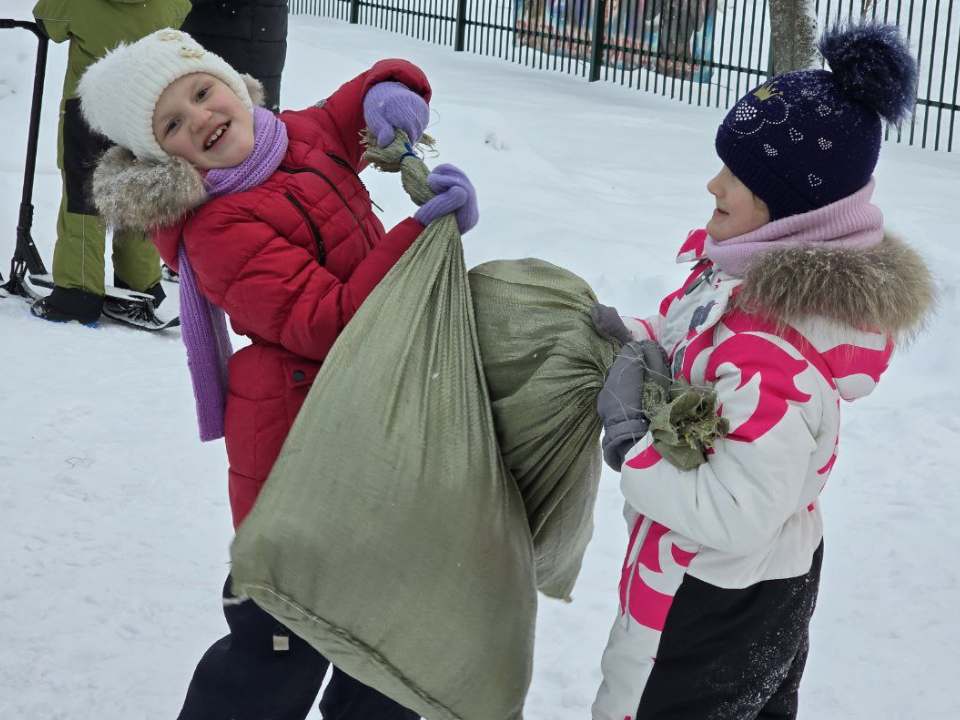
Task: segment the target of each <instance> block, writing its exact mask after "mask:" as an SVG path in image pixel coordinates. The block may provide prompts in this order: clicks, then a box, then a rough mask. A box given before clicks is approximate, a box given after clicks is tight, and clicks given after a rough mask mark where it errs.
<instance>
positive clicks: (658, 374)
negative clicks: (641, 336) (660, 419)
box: [593, 305, 671, 472]
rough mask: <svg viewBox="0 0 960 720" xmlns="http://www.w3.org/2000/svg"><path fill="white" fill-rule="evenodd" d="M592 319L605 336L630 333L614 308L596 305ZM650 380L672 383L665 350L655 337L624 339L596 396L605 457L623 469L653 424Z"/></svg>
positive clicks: (625, 336) (663, 383)
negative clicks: (647, 407)
mask: <svg viewBox="0 0 960 720" xmlns="http://www.w3.org/2000/svg"><path fill="white" fill-rule="evenodd" d="M614 317H616V321H617V322H615V321H614V320H613V318H614ZM593 319H594V325H595V326H596V327H597V331H598V332H599V333H600V334H601V335H603V336H604V337H608V338H610V339H613V340H618V341H619V340H620V339H621V338H622V339H626V338H628V337H631V335H630V332H629V330H627V328H626V327H625V326H624V325H623V322H622V321H620V316H619V315H617V314H616V310H614V309H613V308H608V307H606V306H604V305H595V306H594V308H593ZM618 325H619V326H618ZM647 380H650V381H651V382H655V383H657V384H658V385H660V386H661V387H662V388H664V389H666V388H668V387H669V386H670V382H671V377H670V367H669V362H668V358H667V354H666V352H665V351H664V349H663V348H662V347H660V344H659V343H657V342H656V341H655V340H641V341H639V342H637V341H630V342H626V343H624V344H623V346H622V347H621V349H620V354H619V355H617V358H616V359H615V360H614V361H613V365H612V366H611V367H610V372H609V373H608V375H607V380H606V382H604V384H603V389H602V390H601V391H600V394H599V395H598V396H597V413H598V414H599V415H600V418H601V420H603V440H602V441H601V443H600V444H601V447H602V448H603V459H604V461H605V462H606V463H607V465H609V466H610V467H611V468H613V469H614V470H616V471H617V472H620V468H621V467H622V466H623V459H624V457H625V456H626V454H627V452H628V451H629V450H630V448H632V447H633V446H634V445H636V444H637V443H638V442H640V440H641V439H642V438H643V436H644V435H646V434H647V430H648V429H649V427H650V422H649V420H648V418H647V417H646V415H644V413H643V384H644V382H646V381H647Z"/></svg>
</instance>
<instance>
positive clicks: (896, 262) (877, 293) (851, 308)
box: [737, 233, 937, 341]
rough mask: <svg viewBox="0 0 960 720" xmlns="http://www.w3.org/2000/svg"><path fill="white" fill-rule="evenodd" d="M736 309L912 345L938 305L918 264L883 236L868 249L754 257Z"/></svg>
mask: <svg viewBox="0 0 960 720" xmlns="http://www.w3.org/2000/svg"><path fill="white" fill-rule="evenodd" d="M737 301H738V303H739V304H741V305H742V306H744V307H747V308H751V309H755V310H759V311H760V312H762V313H763V314H765V315H767V316H768V317H770V318H771V319H773V320H775V321H776V322H778V323H784V324H792V323H795V322H797V321H799V320H800V319H802V318H803V317H806V316H811V315H812V316H821V317H825V318H828V319H829V320H833V321H835V322H839V323H842V324H844V325H848V326H851V327H855V328H861V329H869V330H875V331H881V332H884V333H887V334H889V335H890V336H892V337H893V338H894V339H895V340H901V341H902V340H910V339H912V338H913V337H915V336H916V335H917V334H918V333H919V332H920V331H921V330H922V329H923V328H924V327H925V325H926V323H927V321H928V320H929V318H930V316H931V314H932V313H933V311H934V309H935V307H936V305H937V290H936V286H935V284H934V281H933V278H932V277H931V275H930V270H929V269H928V268H927V265H926V263H925V262H924V261H923V258H921V257H920V255H919V253H917V252H916V251H915V250H914V249H913V248H911V247H910V246H909V245H907V244H906V243H904V242H903V241H902V240H900V239H899V238H897V237H895V236H894V235H891V234H889V233H887V234H886V235H885V237H884V239H883V242H881V243H880V244H879V245H875V246H873V247H870V248H858V249H843V250H828V249H822V248H815V249H811V248H810V247H795V248H788V249H783V250H775V251H773V252H770V253H766V254H763V255H759V256H757V257H756V258H755V260H754V261H753V262H752V263H751V264H750V266H749V267H748V268H747V271H746V272H745V273H744V276H743V285H742V286H741V291H740V294H739V295H738V297H737Z"/></svg>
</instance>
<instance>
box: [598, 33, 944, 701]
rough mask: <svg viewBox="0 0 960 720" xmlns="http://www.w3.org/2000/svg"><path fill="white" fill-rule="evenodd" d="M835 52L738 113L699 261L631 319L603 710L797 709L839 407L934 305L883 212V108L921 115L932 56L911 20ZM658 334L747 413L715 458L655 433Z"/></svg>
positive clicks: (836, 40) (870, 380) (607, 445)
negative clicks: (652, 357) (925, 66)
mask: <svg viewBox="0 0 960 720" xmlns="http://www.w3.org/2000/svg"><path fill="white" fill-rule="evenodd" d="M820 49H821V52H822V53H823V55H824V56H825V57H826V59H827V61H828V62H829V64H830V67H831V69H832V72H831V71H826V70H807V71H799V72H793V73H788V74H785V75H781V76H778V77H775V78H773V79H771V80H769V81H768V82H766V83H764V84H763V85H761V86H760V87H758V88H756V89H755V90H753V91H752V92H750V93H748V94H747V95H745V96H744V97H743V98H741V99H740V101H739V102H738V103H737V104H736V105H735V106H734V108H733V109H732V110H731V111H730V113H729V114H728V115H727V117H726V118H725V119H724V121H723V123H722V124H721V126H720V128H719V131H718V133H717V141H716V147H717V152H718V154H719V156H720V158H721V160H722V161H723V163H724V166H723V169H722V170H721V171H720V173H719V174H718V175H717V176H716V177H715V178H713V179H712V180H711V181H710V182H709V184H708V185H707V189H708V190H709V192H710V193H711V194H713V195H714V196H715V198H716V204H717V209H716V211H715V212H714V214H713V217H712V218H711V220H710V222H709V223H708V224H707V227H706V230H700V231H696V232H693V233H691V234H690V235H689V236H688V237H687V239H686V242H685V243H684V244H683V246H682V247H681V250H680V254H679V257H678V261H679V262H691V263H694V266H693V270H692V272H691V273H690V275H689V277H688V279H687V281H686V282H685V283H684V284H683V286H682V287H681V288H680V289H678V290H677V291H676V292H674V293H672V294H670V295H668V296H667V297H666V298H665V299H664V300H663V303H662V304H661V306H660V312H659V314H657V315H655V316H654V317H652V318H649V319H647V320H633V319H624V323H625V324H626V326H627V327H626V328H623V327H622V326H621V327H619V329H618V330H619V332H620V333H621V334H623V331H624V330H625V329H626V330H628V331H629V335H628V336H627V338H626V339H627V340H628V342H626V344H625V345H624V347H623V350H622V352H621V354H620V356H619V357H618V358H617V360H616V362H615V363H614V366H613V368H612V369H611V372H610V375H609V377H608V379H607V381H606V384H605V386H604V389H603V392H602V393H601V395H600V397H599V399H598V409H599V410H600V413H601V415H602V416H603V418H604V427H605V435H604V440H603V446H604V457H605V459H606V460H607V462H608V464H610V465H611V466H612V467H614V468H615V469H617V470H620V471H621V473H622V475H621V488H622V490H623V493H624V495H625V496H626V500H627V506H626V515H627V519H628V521H629V523H630V525H631V528H632V531H631V533H630V541H629V545H628V548H627V555H626V561H625V563H624V566H623V574H622V578H621V582H620V607H619V612H618V616H617V619H616V622H615V623H614V626H613V629H612V631H611V633H610V640H609V643H608V645H607V649H606V651H605V653H604V656H603V661H602V669H603V684H602V686H601V688H600V691H599V693H598V695H597V699H596V702H595V703H594V706H593V718H594V720H708V719H714V718H715V719H718V720H746V719H752V718H767V719H772V718H795V717H796V716H797V690H798V687H799V682H800V677H801V675H802V673H803V667H804V662H805V660H806V655H807V646H808V627H809V622H810V618H811V615H812V613H813V608H814V604H815V602H816V596H817V588H818V583H819V574H820V563H821V558H822V553H823V543H822V537H823V527H822V518H821V513H820V504H819V499H818V498H819V495H820V492H821V490H822V489H823V487H824V484H825V483H826V481H827V478H828V476H829V474H830V471H831V469H832V467H833V464H834V462H835V461H836V458H837V447H838V442H839V427H840V401H841V400H846V401H852V400H856V399H858V398H860V397H863V396H865V395H867V394H868V393H869V392H870V391H871V390H873V388H874V387H875V386H876V384H877V382H878V381H879V379H880V375H881V374H882V373H883V371H884V370H885V369H886V367H887V364H888V362H889V360H890V357H891V355H892V353H893V348H894V344H895V342H896V340H897V339H899V338H903V337H905V336H909V335H910V334H912V333H914V332H916V330H917V329H918V328H919V327H920V326H921V325H922V322H923V319H924V317H925V315H926V314H927V313H928V312H929V310H930V308H931V307H932V305H933V303H934V296H935V291H934V288H933V284H932V282H931V279H930V275H929V272H928V270H927V268H926V266H925V265H924V263H923V261H922V260H921V259H920V258H919V256H918V255H917V254H916V253H915V252H914V251H913V250H911V249H910V248H908V247H907V246H906V245H904V244H903V243H902V242H901V241H899V240H897V239H896V238H894V237H893V236H891V235H889V234H885V233H884V229H883V215H882V213H881V212H880V210H879V208H877V207H876V206H875V205H872V204H871V203H870V198H871V195H872V194H873V189H874V180H873V178H872V173H873V170H874V167H875V165H876V161H877V155H878V152H879V148H880V141H881V118H883V119H886V120H887V121H888V122H893V123H896V122H899V121H900V120H901V119H902V118H904V117H905V115H906V114H907V113H908V112H909V109H910V105H911V101H912V98H913V97H914V95H913V93H914V89H915V83H916V72H917V70H916V64H915V62H914V60H913V58H912V57H911V56H910V53H909V50H908V48H907V46H906V44H905V43H904V41H903V40H902V39H901V38H900V36H899V34H898V32H897V30H896V28H895V27H893V26H884V25H862V26H857V27H852V28H850V29H848V30H845V31H834V32H831V33H828V34H826V35H825V36H824V37H823V39H822V40H821V44H820ZM601 316H603V313H602V312H601ZM605 317H606V321H607V323H608V324H611V322H612V323H614V324H616V323H618V321H614V320H612V318H615V317H616V315H615V314H613V316H612V317H611V314H609V313H608V314H607V315H606V316H605ZM608 330H609V328H608ZM616 330H617V329H614V332H616ZM646 343H659V345H660V346H662V348H663V354H664V356H665V357H666V358H667V359H668V361H669V367H670V373H671V374H672V376H673V378H675V379H677V378H683V379H685V380H687V381H688V382H690V383H692V384H694V385H700V386H711V387H713V388H714V389H715V390H716V392H717V395H718V401H719V410H718V412H719V413H720V414H721V415H722V417H724V418H726V419H727V420H728V421H729V427H730V430H729V433H728V434H727V435H726V436H725V437H723V438H721V439H719V440H718V441H717V442H716V444H715V446H714V447H713V448H712V451H711V452H710V453H709V454H708V456H707V460H706V462H705V463H704V464H702V465H700V466H699V467H698V468H696V469H694V470H687V471H683V470H679V469H677V468H676V467H674V466H673V465H671V464H670V463H669V462H668V461H667V460H666V459H664V458H662V457H661V456H660V454H659V453H658V452H657V450H656V449H655V447H654V445H653V437H652V436H651V434H650V433H649V432H647V430H648V425H647V420H646V418H645V416H644V415H643V411H642V408H641V407H638V398H639V397H640V388H641V387H642V383H643V380H644V374H645V372H646V371H647V370H648V369H649V367H648V366H646V365H645V364H644V363H643V361H642V358H643V357H644V349H645V348H644V347H643V345H644V344H646ZM648 356H649V355H648ZM641 402H642V401H641Z"/></svg>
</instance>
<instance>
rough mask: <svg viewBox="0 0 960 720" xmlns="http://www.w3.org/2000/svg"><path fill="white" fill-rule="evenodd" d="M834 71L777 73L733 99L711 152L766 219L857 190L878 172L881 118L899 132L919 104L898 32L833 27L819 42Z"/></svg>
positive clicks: (911, 64)
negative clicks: (758, 204) (756, 202)
mask: <svg viewBox="0 0 960 720" xmlns="http://www.w3.org/2000/svg"><path fill="white" fill-rule="evenodd" d="M820 52H821V53H822V54H823V56H824V58H826V60H827V62H828V63H829V65H830V68H831V70H832V72H830V71H827V70H799V71H796V72H790V73H785V74H783V75H778V76H776V77H774V78H772V79H770V80H768V81H767V82H765V83H764V84H763V85H761V86H760V87H758V88H755V89H754V90H752V91H751V92H749V93H747V94H746V95H744V96H743V97H742V98H740V100H739V102H737V104H736V105H734V106H733V108H732V109H731V110H730V112H729V113H728V114H727V116H726V117H725V118H724V120H723V123H722V124H721V125H720V129H719V130H718V131H717V154H718V155H719V156H720V159H721V160H723V162H724V164H725V165H726V166H727V167H728V168H730V170H731V172H733V174H734V175H736V176H737V177H738V178H739V179H740V181H741V182H742V183H743V184H744V185H746V186H747V187H748V188H750V190H751V191H753V193H754V195H756V196H757V197H759V198H760V199H761V200H763V201H764V202H765V203H766V205H767V208H768V209H769V210H770V219H771V220H778V219H780V218H783V217H787V216H789V215H798V214H800V213H804V212H808V211H810V210H815V209H817V208H820V207H823V206H825V205H829V204H830V203H834V202H836V201H837V200H841V199H843V198H845V197H847V196H849V195H852V194H853V193H855V192H856V191H857V190H860V189H861V188H862V187H863V186H864V185H866V184H867V181H869V180H870V176H871V175H872V174H873V169H874V167H876V164H877V156H878V155H879V153H880V139H881V118H883V119H884V120H886V121H887V122H889V123H892V124H899V123H900V122H902V121H903V119H904V118H906V117H907V116H908V115H909V114H910V111H911V109H912V108H913V104H914V102H915V99H916V87H917V64H916V61H915V60H914V59H913V56H912V55H911V54H910V49H909V47H908V46H907V43H906V41H905V40H904V39H903V37H902V36H901V35H900V32H899V30H898V29H897V27H896V26H895V25H885V24H882V23H865V24H862V25H856V26H852V27H849V28H847V29H840V28H835V29H834V30H832V31H828V32H827V33H825V34H824V35H823V37H822V38H821V39H820Z"/></svg>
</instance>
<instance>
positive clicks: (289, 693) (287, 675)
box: [179, 577, 420, 720]
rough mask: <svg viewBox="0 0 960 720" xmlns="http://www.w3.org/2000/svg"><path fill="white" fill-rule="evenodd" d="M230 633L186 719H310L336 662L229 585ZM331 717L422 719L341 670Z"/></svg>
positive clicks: (327, 699)
mask: <svg viewBox="0 0 960 720" xmlns="http://www.w3.org/2000/svg"><path fill="white" fill-rule="evenodd" d="M223 614H224V615H225V616H226V618H227V625H229V626H230V634H229V635H227V636H226V637H224V638H221V639H220V640H218V641H217V642H216V643H214V644H213V645H212V646H211V647H210V649H209V650H207V652H206V653H205V654H204V656H203V658H202V659H201V660H200V664H199V665H197V669H196V671H195V672H194V674H193V679H192V680H191V681H190V687H189V689H188V690H187V698H186V700H185V701H184V704H183V710H181V711H180V716H179V720H304V718H306V717H307V714H308V713H309V712H310V709H311V708H312V707H313V703H314V701H315V699H316V697H317V693H318V692H319V691H320V685H321V684H322V682H323V678H324V675H325V674H326V672H327V668H328V667H329V665H330V663H329V662H328V661H327V659H326V658H324V657H323V656H322V655H321V654H320V653H318V652H317V651H316V650H314V649H313V647H312V646H310V645H309V644H308V643H307V642H306V641H305V640H302V639H301V638H299V637H297V636H296V635H294V634H293V633H291V632H290V631H289V630H288V629H287V628H285V627H284V626H283V625H281V624H280V623H278V622H277V621H276V620H274V619H273V618H272V617H271V616H270V615H268V614H267V613H266V612H265V611H263V610H261V609H260V608H259V607H257V605H255V604H254V602H253V601H252V600H250V599H248V598H238V597H236V596H234V595H233V593H232V592H231V591H230V578H229V577H228V578H227V582H226V584H225V585H224V587H223ZM320 713H321V714H322V715H323V718H324V720H418V719H419V717H420V716H419V715H417V714H416V713H415V712H413V711H411V710H408V709H406V708H404V707H403V706H401V705H399V704H397V703H396V702H394V701H393V700H391V699H390V698H388V697H387V696H385V695H383V694H381V693H379V692H377V691H376V690H374V689H373V688H370V687H367V686H366V685H364V684H362V683H360V682H357V681H356V680H354V679H353V678H352V677H350V676H349V675H347V674H346V673H343V672H341V671H340V670H339V669H337V668H334V669H333V675H332V677H331V679H330V682H329V684H328V685H327V688H326V690H325V691H324V693H323V698H322V700H321V701H320Z"/></svg>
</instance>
